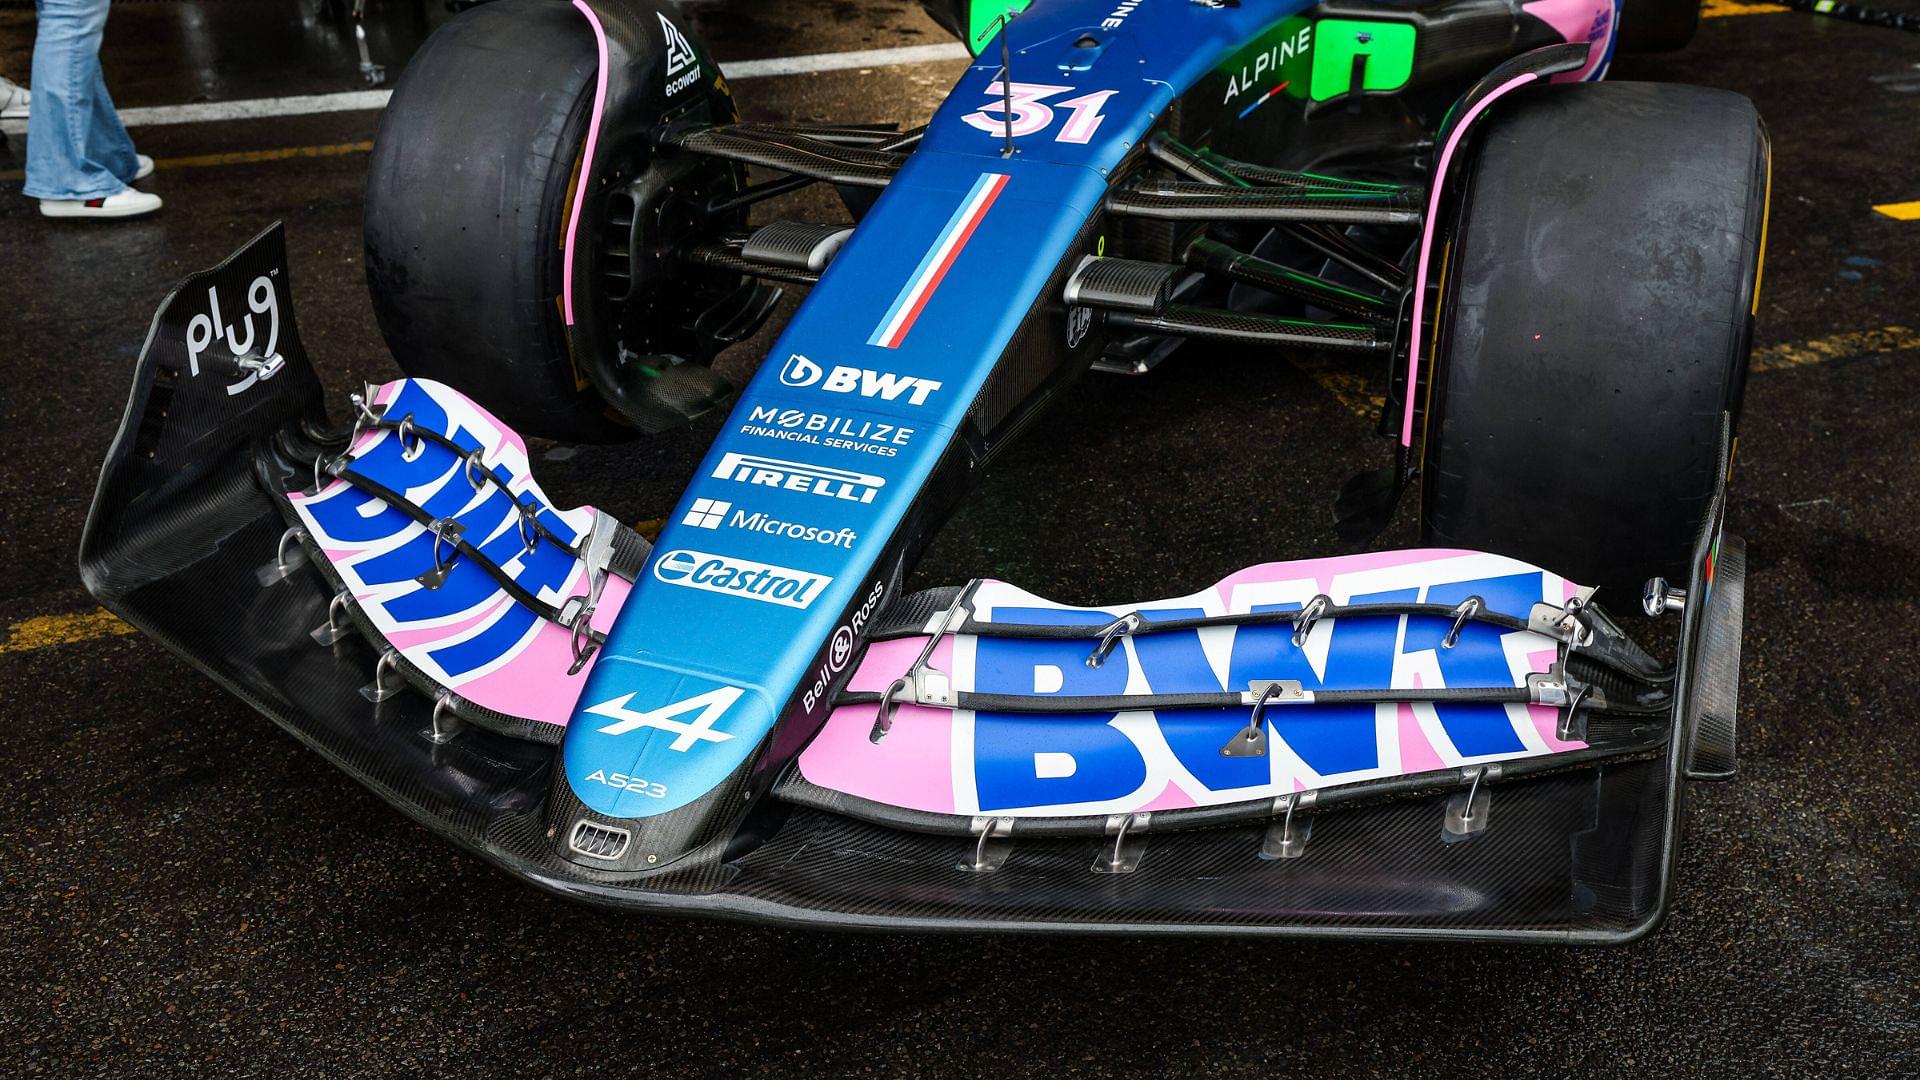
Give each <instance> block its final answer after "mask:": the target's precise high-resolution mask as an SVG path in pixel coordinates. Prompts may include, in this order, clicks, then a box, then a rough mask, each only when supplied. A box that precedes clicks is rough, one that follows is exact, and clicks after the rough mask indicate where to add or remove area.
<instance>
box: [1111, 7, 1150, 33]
mask: <svg viewBox="0 0 1920 1080" xmlns="http://www.w3.org/2000/svg"><path fill="white" fill-rule="evenodd" d="M1145 2H1146V0H1120V3H1119V4H1118V5H1117V6H1116V7H1114V9H1113V11H1112V12H1111V13H1110V14H1109V15H1108V16H1107V17H1106V18H1104V19H1101V20H1100V26H1101V27H1102V28H1103V29H1107V30H1118V29H1120V27H1121V26H1122V25H1124V24H1125V23H1126V21H1127V16H1129V15H1131V14H1133V9H1134V8H1137V7H1139V6H1140V5H1141V4H1143V3H1145Z"/></svg>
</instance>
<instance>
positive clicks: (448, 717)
mask: <svg viewBox="0 0 1920 1080" xmlns="http://www.w3.org/2000/svg"><path fill="white" fill-rule="evenodd" d="M427 724H428V727H427V730H425V731H423V732H421V734H423V735H425V736H426V737H427V741H428V742H431V743H433V744H434V745H435V746H440V745H443V744H446V743H450V742H452V741H453V739H454V736H456V735H459V734H460V729H461V728H464V727H466V726H467V725H466V722H465V721H464V720H461V719H460V717H459V715H458V714H456V713H455V712H454V711H453V691H451V690H442V691H440V692H439V693H438V694H436V695H434V699H433V715H432V716H430V717H428V719H427Z"/></svg>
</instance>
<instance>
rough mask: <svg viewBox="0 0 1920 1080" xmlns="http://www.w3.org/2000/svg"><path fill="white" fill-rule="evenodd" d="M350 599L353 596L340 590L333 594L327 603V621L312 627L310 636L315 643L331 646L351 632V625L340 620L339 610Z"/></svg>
mask: <svg viewBox="0 0 1920 1080" xmlns="http://www.w3.org/2000/svg"><path fill="white" fill-rule="evenodd" d="M351 599H353V594H352V593H351V592H348V591H347V590H345V589H341V590H340V591H339V592H337V593H335V594H333V599H331V600H329V601H327V621H326V622H324V623H321V624H320V625H319V626H316V627H314V628H313V631H312V635H311V636H312V638H313V640H314V642H315V643H317V644H320V645H332V644H333V643H334V642H336V641H339V640H340V639H341V638H343V637H346V636H347V635H348V634H349V633H351V632H352V631H353V624H352V623H349V622H345V621H343V620H342V619H341V618H340V612H341V609H343V608H345V607H346V606H347V601H349V600H351Z"/></svg>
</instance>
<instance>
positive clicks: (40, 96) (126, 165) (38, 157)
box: [22, 0, 140, 199]
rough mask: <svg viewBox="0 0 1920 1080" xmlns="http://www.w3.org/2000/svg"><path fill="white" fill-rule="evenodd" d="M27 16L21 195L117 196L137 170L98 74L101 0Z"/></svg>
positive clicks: (37, 2) (43, 8) (42, 0)
mask: <svg viewBox="0 0 1920 1080" xmlns="http://www.w3.org/2000/svg"><path fill="white" fill-rule="evenodd" d="M34 11H35V12H36V13H37V14H38V16H39V20H40V24H39V29H38V31H37V32H36V33H35V34H34V39H33V110H32V111H31V112H30V113H28V114H27V182H26V186H25V187H24V188H23V189H22V190H23V191H24V192H25V193H26V194H27V195H29V196H31V197H33V198H36V199H100V198H105V197H106V196H108V195H117V194H119V193H120V192H121V191H124V190H125V189H126V186H127V184H128V183H129V182H130V181H132V179H133V174H134V173H135V172H136V171H138V169H139V167H140V166H139V163H138V162H137V161H135V160H134V157H133V140H132V139H131V138H129V137H128V136H127V129H126V127H125V126H124V125H122V124H121V123H120V115H119V114H118V113H116V112H114V110H113V98H111V97H109V96H108V95H107V80H106V78H105V77H104V76H102V75H101V74H100V37H101V34H102V33H103V32H104V31H105V30H106V28H107V0H34Z"/></svg>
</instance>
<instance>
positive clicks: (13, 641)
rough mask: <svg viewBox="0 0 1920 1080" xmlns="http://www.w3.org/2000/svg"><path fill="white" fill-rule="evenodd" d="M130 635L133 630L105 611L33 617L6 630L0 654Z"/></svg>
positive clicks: (0, 644) (100, 609) (0, 639)
mask: <svg viewBox="0 0 1920 1080" xmlns="http://www.w3.org/2000/svg"><path fill="white" fill-rule="evenodd" d="M131 633H133V627H131V626H129V625H127V624H126V623H123V622H121V621H120V619H119V618H118V617H117V616H115V615H114V614H113V612H111V611H108V610H106V609H105V608H99V609H97V610H94V611H89V612H85V613H83V614H79V615H36V616H34V617H33V618H31V619H22V620H20V621H19V622H17V623H14V624H13V625H12V626H9V627H7V633H6V637H4V638H0V654H6V653H17V652H32V651H33V650H35V649H46V648H51V647H53V646H55V645H72V644H74V643H75V642H79V641H92V640H93V639H94V638H100V637H112V636H114V635H116V634H131Z"/></svg>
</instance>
